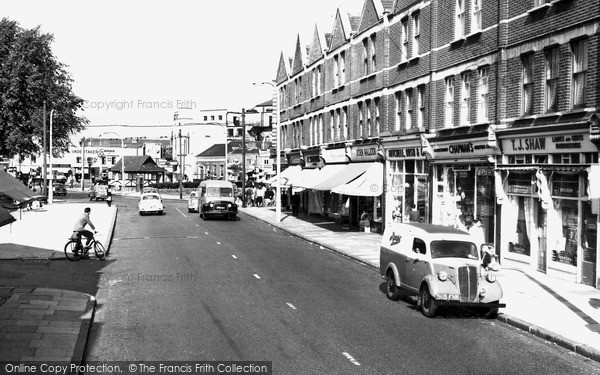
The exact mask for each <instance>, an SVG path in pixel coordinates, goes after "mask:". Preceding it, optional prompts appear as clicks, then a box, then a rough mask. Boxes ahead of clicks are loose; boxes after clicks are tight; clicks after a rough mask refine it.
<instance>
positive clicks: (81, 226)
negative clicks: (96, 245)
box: [73, 207, 98, 250]
mask: <svg viewBox="0 0 600 375" xmlns="http://www.w3.org/2000/svg"><path fill="white" fill-rule="evenodd" d="M91 211H92V209H91V208H89V207H86V208H85V209H84V210H83V214H82V215H81V216H80V217H79V218H78V219H77V221H76V222H75V225H74V226H73V232H79V233H80V234H81V235H82V236H84V237H85V238H87V241H86V244H85V249H86V250H89V249H90V248H91V247H92V245H91V242H92V239H93V238H94V233H98V231H97V230H96V227H95V226H94V224H92V221H91V220H90V212H91ZM86 225H89V226H90V228H92V230H93V231H94V233H92V232H90V231H89V230H87V229H85V226H86Z"/></svg>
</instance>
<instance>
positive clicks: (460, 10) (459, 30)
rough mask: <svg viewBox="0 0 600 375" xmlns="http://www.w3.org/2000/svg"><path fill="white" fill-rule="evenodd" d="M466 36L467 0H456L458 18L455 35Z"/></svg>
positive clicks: (456, 19) (455, 22)
mask: <svg viewBox="0 0 600 375" xmlns="http://www.w3.org/2000/svg"><path fill="white" fill-rule="evenodd" d="M463 36H465V0H456V18H455V20H454V37H455V38H456V39H460V38H462V37H463Z"/></svg>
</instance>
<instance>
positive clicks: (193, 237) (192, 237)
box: [187, 236, 198, 239]
mask: <svg viewBox="0 0 600 375" xmlns="http://www.w3.org/2000/svg"><path fill="white" fill-rule="evenodd" d="M187 238H191V239H195V238H198V236H187Z"/></svg>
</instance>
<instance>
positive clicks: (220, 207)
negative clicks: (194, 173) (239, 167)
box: [198, 180, 238, 220]
mask: <svg viewBox="0 0 600 375" xmlns="http://www.w3.org/2000/svg"><path fill="white" fill-rule="evenodd" d="M233 186H234V185H233V183H231V182H229V181H222V180H204V181H202V182H200V185H199V186H198V210H199V212H200V217H201V218H202V219H204V220H206V219H207V218H209V217H214V216H221V217H224V218H227V219H231V220H236V216H237V213H238V207H237V204H236V203H235V197H234V195H233V191H234V188H233Z"/></svg>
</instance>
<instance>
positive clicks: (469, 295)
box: [458, 266, 477, 302]
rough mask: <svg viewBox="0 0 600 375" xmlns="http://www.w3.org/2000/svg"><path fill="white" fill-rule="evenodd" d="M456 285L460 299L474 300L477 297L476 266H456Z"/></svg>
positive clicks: (465, 300)
mask: <svg viewBox="0 0 600 375" xmlns="http://www.w3.org/2000/svg"><path fill="white" fill-rule="evenodd" d="M458 286H459V290H460V299H461V301H464V302H475V300H476V298H477V267H474V266H461V267H458Z"/></svg>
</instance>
